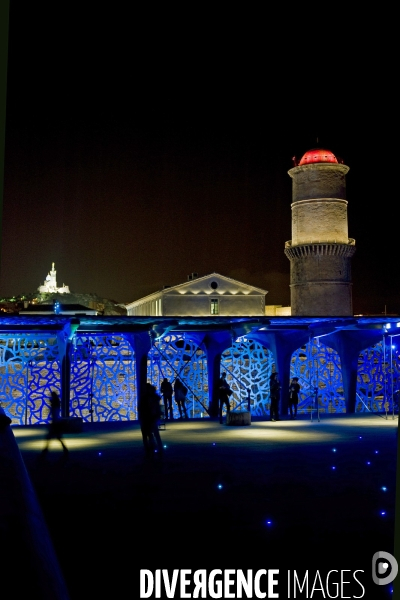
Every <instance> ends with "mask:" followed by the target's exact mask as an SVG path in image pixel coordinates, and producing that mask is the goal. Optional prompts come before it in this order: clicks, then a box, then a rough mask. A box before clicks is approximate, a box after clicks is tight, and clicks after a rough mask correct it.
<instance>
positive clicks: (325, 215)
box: [285, 151, 355, 316]
mask: <svg viewBox="0 0 400 600" xmlns="http://www.w3.org/2000/svg"><path fill="white" fill-rule="evenodd" d="M312 152H316V151H310V152H309V153H306V154H305V155H304V156H303V158H302V160H301V161H300V164H299V165H298V166H295V167H294V168H292V169H290V170H289V175H290V177H291V178H292V239H291V240H290V241H289V242H286V244H285V254H286V256H287V257H288V259H289V260H290V295H291V308H292V315H301V316H352V314H353V308H352V293H351V286H352V283H351V264H350V263H351V257H352V256H353V254H354V252H355V241H354V240H353V239H351V238H349V237H348V221H347V200H346V179H345V176H346V174H347V172H348V171H349V167H347V166H346V165H343V164H339V163H338V162H337V159H336V157H334V155H333V154H332V153H329V152H327V154H328V155H329V157H330V161H329V162H324V159H323V156H324V155H321V153H322V152H325V151H317V152H318V154H317V155H316V156H314V155H313V156H311V157H310V156H309V155H311V153H312ZM307 157H308V159H307ZM332 157H333V158H332ZM313 158H315V160H316V162H313Z"/></svg>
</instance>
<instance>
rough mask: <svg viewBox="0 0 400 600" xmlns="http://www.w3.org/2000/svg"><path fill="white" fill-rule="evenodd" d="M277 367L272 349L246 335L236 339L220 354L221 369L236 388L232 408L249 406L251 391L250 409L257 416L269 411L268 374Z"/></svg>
mask: <svg viewBox="0 0 400 600" xmlns="http://www.w3.org/2000/svg"><path fill="white" fill-rule="evenodd" d="M274 367H275V364H274V359H273V355H272V352H270V351H269V350H267V348H264V347H263V346H262V345H261V344H260V343H259V342H257V341H255V340H251V339H247V338H239V339H238V340H237V341H236V342H233V343H232V346H231V347H230V348H229V349H227V350H225V352H224V353H223V354H222V357H221V372H222V371H226V373H227V381H228V383H229V386H230V388H231V389H232V391H233V394H232V396H231V397H230V405H231V410H247V408H248V396H249V395H250V410H251V413H252V414H253V415H258V416H261V415H266V414H269V406H270V398H269V377H270V375H271V373H272V371H273V370H274ZM223 414H225V407H224V409H223Z"/></svg>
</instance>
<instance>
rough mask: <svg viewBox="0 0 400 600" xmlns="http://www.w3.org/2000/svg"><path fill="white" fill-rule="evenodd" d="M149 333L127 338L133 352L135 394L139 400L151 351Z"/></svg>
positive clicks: (135, 334)
mask: <svg viewBox="0 0 400 600" xmlns="http://www.w3.org/2000/svg"><path fill="white" fill-rule="evenodd" d="M150 335H151V334H150V332H149V331H144V332H141V333H134V334H133V335H129V336H127V337H128V338H129V339H130V342H131V346H132V348H133V350H134V353H135V356H134V359H133V360H134V364H135V373H136V394H137V401H138V400H139V398H140V396H141V394H142V393H143V390H144V389H145V387H146V383H147V356H148V354H149V352H150V349H151V345H152V343H151V337H150Z"/></svg>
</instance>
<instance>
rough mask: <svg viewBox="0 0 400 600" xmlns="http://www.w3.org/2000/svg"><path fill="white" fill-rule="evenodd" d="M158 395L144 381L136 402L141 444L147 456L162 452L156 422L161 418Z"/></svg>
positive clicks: (152, 387)
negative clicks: (144, 385) (141, 392)
mask: <svg viewBox="0 0 400 600" xmlns="http://www.w3.org/2000/svg"><path fill="white" fill-rule="evenodd" d="M160 400H161V398H160V396H159V395H158V394H157V392H156V388H155V387H154V385H152V384H151V383H148V382H147V383H146V387H145V390H144V393H143V394H141V396H140V398H139V403H138V417H139V423H140V429H141V432H142V438H143V446H144V449H145V452H146V455H147V456H152V455H153V453H154V452H156V451H157V452H158V453H159V454H160V455H162V453H163V445H162V441H161V436H160V432H159V429H158V424H159V422H160V418H161V407H160Z"/></svg>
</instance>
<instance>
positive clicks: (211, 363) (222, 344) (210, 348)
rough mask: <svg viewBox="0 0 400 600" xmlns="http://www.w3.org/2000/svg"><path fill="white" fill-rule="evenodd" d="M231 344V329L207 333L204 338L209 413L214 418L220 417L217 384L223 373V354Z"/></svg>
mask: <svg viewBox="0 0 400 600" xmlns="http://www.w3.org/2000/svg"><path fill="white" fill-rule="evenodd" d="M231 344H232V338H231V333H230V331H218V332H215V333H214V332H213V333H207V335H206V336H205V338H204V345H205V348H206V355H207V373H208V414H209V416H210V417H213V418H216V417H218V390H217V384H218V379H219V378H220V374H221V355H222V353H223V352H224V350H226V349H227V348H229V346H230V345H231Z"/></svg>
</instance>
